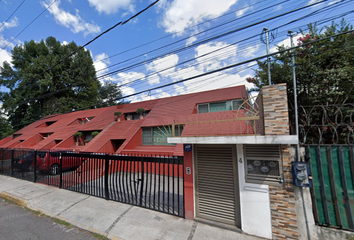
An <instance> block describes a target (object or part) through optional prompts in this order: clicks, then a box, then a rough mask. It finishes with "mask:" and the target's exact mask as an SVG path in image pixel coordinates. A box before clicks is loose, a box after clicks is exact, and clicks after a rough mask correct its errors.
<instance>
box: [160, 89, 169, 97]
mask: <svg viewBox="0 0 354 240" xmlns="http://www.w3.org/2000/svg"><path fill="white" fill-rule="evenodd" d="M156 93H158V94H157V98H166V97H171V94H169V93H167V92H164V91H162V90H161V89H157V90H156Z"/></svg>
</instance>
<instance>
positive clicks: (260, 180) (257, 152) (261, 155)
mask: <svg viewBox="0 0 354 240" xmlns="http://www.w3.org/2000/svg"><path fill="white" fill-rule="evenodd" d="M271 146H272V147H275V146H277V153H276V152H275V151H274V152H271V154H269V151H268V150H269V149H270V145H262V144H245V145H243V151H244V152H243V153H244V162H245V164H244V169H245V181H246V183H255V184H265V185H281V184H282V182H283V179H284V178H283V166H282V149H281V145H278V144H272V145H271ZM248 147H250V148H254V149H253V150H252V151H253V152H252V153H250V152H249V151H251V149H249V150H247V148H248ZM263 149H268V150H267V151H263ZM267 154H268V156H267ZM269 155H273V156H269ZM275 155H278V156H275ZM251 161H252V162H253V164H255V162H256V161H258V162H259V163H257V165H258V164H260V165H258V166H257V167H259V168H260V169H259V170H261V168H262V167H261V165H262V164H263V166H264V163H267V168H268V169H269V168H270V166H269V164H270V162H276V165H277V166H275V167H277V169H275V167H274V169H273V171H275V172H278V174H277V175H269V174H257V173H253V174H252V173H249V171H248V170H249V169H248V167H249V165H251V163H250V162H251ZM249 163H250V164H249ZM251 166H252V167H254V168H257V167H256V165H251ZM253 170H254V169H252V170H251V171H253ZM271 170H272V169H269V170H268V171H269V173H270V172H271ZM261 171H262V170H261Z"/></svg>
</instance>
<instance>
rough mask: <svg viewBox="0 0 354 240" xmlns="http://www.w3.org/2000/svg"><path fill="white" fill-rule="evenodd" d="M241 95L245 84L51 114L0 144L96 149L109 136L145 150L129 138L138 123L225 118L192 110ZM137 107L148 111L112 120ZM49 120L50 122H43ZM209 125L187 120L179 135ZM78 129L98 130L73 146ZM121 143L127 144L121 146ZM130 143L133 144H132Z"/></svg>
mask: <svg viewBox="0 0 354 240" xmlns="http://www.w3.org/2000/svg"><path fill="white" fill-rule="evenodd" d="M241 98H247V92H246V89H245V86H237V87H230V88H224V89H218V90H212V91H206V92H199V93H191V94H186V95H179V96H174V97H169V98H161V99H155V100H150V101H143V102H137V103H131V104H124V105H117V106H112V107H106V108H98V109H89V110H84V111H76V112H71V113H66V114H57V115H51V116H47V117H45V118H43V119H41V120H38V121H36V122H34V123H32V124H30V125H28V126H26V127H24V128H23V129H21V130H19V131H17V132H16V133H15V135H19V136H18V137H16V138H15V139H12V137H13V136H10V137H8V138H7V139H6V140H1V141H0V147H2V148H6V147H9V148H14V147H17V148H21V147H29V148H33V149H48V148H72V149H77V150H80V151H88V152H98V151H100V149H102V148H103V147H104V146H105V145H106V144H107V142H109V141H110V140H114V139H122V140H125V142H124V143H123V145H122V146H121V148H120V151H123V150H124V151H138V152H139V151H140V152H142V151H147V150H146V149H147V147H146V146H141V141H137V140H136V139H135V140H132V139H134V136H137V134H138V132H139V130H140V129H141V127H149V126H162V125H170V124H174V123H187V122H190V121H192V122H193V121H194V122H196V121H205V119H206V118H208V119H210V120H212V119H214V120H215V119H219V120H220V119H226V118H229V117H230V114H232V113H231V111H227V112H219V113H208V114H196V110H197V109H196V108H197V104H199V103H206V102H217V101H223V100H231V99H241ZM138 108H144V110H146V111H150V112H149V113H148V114H147V116H146V117H145V118H144V119H143V120H131V121H126V120H123V121H120V122H117V121H116V119H117V116H114V112H122V113H123V114H125V115H126V114H127V113H135V112H136V110H137V109H138ZM233 112H234V111H233ZM233 114H234V113H233ZM243 114H244V113H243ZM86 118H88V119H91V120H90V121H88V122H87V123H86V124H79V122H80V120H81V119H86ZM49 124H51V125H50V126H47V125H49ZM218 124H219V125H220V124H221V126H219V127H223V126H224V125H225V124H226V123H218ZM214 125H215V123H214ZM236 125H237V126H235V127H234V128H235V129H237V130H234V131H231V132H229V134H247V132H250V131H251V129H250V128H249V126H247V124H246V123H245V122H243V123H242V122H240V123H237V124H236ZM225 126H226V125H225ZM212 127H213V126H212V123H208V124H204V125H202V124H199V125H198V126H197V127H196V126H195V125H194V126H193V125H191V124H187V125H185V128H184V131H183V134H182V135H183V136H191V135H193V131H194V132H196V131H197V132H198V131H199V132H203V131H204V132H206V129H208V128H209V129H211V128H212ZM78 131H81V132H92V131H100V134H99V135H97V136H96V137H95V138H94V139H93V140H91V141H90V142H89V143H87V144H86V145H85V146H79V147H76V146H75V140H74V138H73V134H74V133H76V132H78ZM228 131H230V130H228ZM48 133H49V134H51V135H50V136H49V137H46V138H42V136H41V135H43V134H48ZM40 134H41V135H40ZM210 134H211V135H213V134H214V135H218V133H217V132H215V131H209V132H208V133H207V134H206V133H205V134H204V135H210ZM220 134H226V132H221V133H220ZM132 141H135V142H136V143H135V145H134V144H132ZM139 142H140V143H139ZM125 146H129V147H127V148H125ZM132 146H135V147H134V148H132ZM134 149H135V150H134ZM144 149H145V150H144ZM150 149H153V150H154V151H155V152H166V151H168V152H169V153H170V154H171V155H173V154H174V155H181V153H182V154H183V149H182V145H177V146H168V147H166V146H154V147H153V148H150Z"/></svg>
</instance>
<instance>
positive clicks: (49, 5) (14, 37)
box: [0, 0, 57, 52]
mask: <svg viewBox="0 0 354 240" xmlns="http://www.w3.org/2000/svg"><path fill="white" fill-rule="evenodd" d="M56 1H57V0H54V1H53V2H52V3H51V4H50V5H49V6H48V7H47V8H46V9H44V10H43V11H42V12H41V13H40V14H39V15H38V16H37V17H35V18H34V19H33V20H32V21H31V22H30V23H29V24H27V26H26V27H25V28H24V29H22V30H21V32H19V33H18V34H17V35H16V36H15V37H14V38H12V40H11V41H10V42H9V43H8V44H7V45H6V46H5V47H4V48H3V49H1V50H0V52H1V51H3V50H4V49H5V48H7V47H8V46H9V45H10V44H11V43H12V42H13V41H14V40H15V39H16V38H17V37H18V36H20V34H21V33H23V32H24V31H25V30H26V29H27V28H28V27H29V26H30V25H31V24H32V23H33V22H34V21H36V20H37V19H38V18H39V17H40V16H41V15H42V14H43V13H45V12H46V11H47V10H48V9H49V8H50V7H51V6H52V5H53V4H54V3H55V2H56Z"/></svg>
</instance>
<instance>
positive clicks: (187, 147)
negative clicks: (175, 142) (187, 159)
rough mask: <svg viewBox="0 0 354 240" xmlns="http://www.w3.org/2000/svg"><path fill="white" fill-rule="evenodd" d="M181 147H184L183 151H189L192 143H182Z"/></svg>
mask: <svg viewBox="0 0 354 240" xmlns="http://www.w3.org/2000/svg"><path fill="white" fill-rule="evenodd" d="M183 148H184V151H186V152H190V151H192V144H184V145H183Z"/></svg>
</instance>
